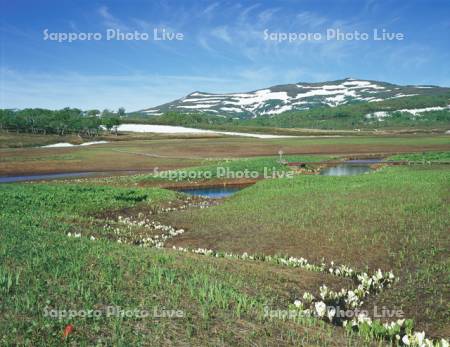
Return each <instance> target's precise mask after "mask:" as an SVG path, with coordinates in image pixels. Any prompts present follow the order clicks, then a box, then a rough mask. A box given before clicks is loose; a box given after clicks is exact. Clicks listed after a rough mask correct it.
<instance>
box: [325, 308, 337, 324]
mask: <svg viewBox="0 0 450 347" xmlns="http://www.w3.org/2000/svg"><path fill="white" fill-rule="evenodd" d="M335 315H336V309H335V308H334V307H328V310H327V317H328V319H329V320H330V322H331V321H332V320H333V317H334V316H335Z"/></svg>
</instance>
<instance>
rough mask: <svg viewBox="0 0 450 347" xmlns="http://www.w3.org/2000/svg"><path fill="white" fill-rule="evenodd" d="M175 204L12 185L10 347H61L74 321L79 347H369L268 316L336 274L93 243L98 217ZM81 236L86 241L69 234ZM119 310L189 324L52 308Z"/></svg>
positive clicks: (7, 189) (7, 281) (4, 331)
mask: <svg viewBox="0 0 450 347" xmlns="http://www.w3.org/2000/svg"><path fill="white" fill-rule="evenodd" d="M173 198H174V193H173V192H170V191H165V190H159V189H145V190H144V189H124V188H111V187H95V186H77V185H44V184H35V185H31V184H23V185H18V184H11V185H3V186H1V187H0V293H1V301H0V311H1V315H0V343H1V344H2V345H6V346H9V345H24V346H25V345H26V346H29V345H54V346H57V345H61V343H62V342H61V336H62V335H61V334H62V331H63V330H64V327H65V326H66V325H67V324H68V323H71V324H73V326H74V329H75V330H74V332H73V334H72V335H70V336H69V340H68V342H69V344H70V345H77V346H92V345H115V346H128V345H133V346H138V345H161V346H167V345H200V344H201V345H205V344H209V345H254V344H255V343H257V344H260V345H274V344H279V343H282V344H292V345H305V346H316V345H320V346H342V345H345V344H348V345H352V346H354V345H365V343H363V341H361V340H359V339H358V338H357V337H354V338H352V337H346V336H345V334H344V332H343V330H342V329H335V328H333V327H332V326H329V325H326V324H324V323H323V322H315V321H313V320H305V321H303V322H302V324H295V323H293V322H290V321H276V320H275V321H269V320H267V319H264V318H263V317H262V312H263V307H264V306H265V305H268V306H270V307H285V306H286V305H287V302H290V301H291V300H292V297H291V295H293V293H294V292H295V291H296V290H295V289H290V290H289V291H288V292H287V293H284V291H286V289H284V290H280V289H279V288H283V285H281V284H282V283H283V284H284V285H287V284H289V283H292V282H294V281H295V283H299V284H300V287H301V283H302V280H306V281H312V283H313V285H314V286H316V287H317V284H318V283H323V281H324V280H325V278H326V276H328V275H322V274H320V275H319V274H314V275H311V274H304V275H303V274H302V271H297V272H295V273H289V272H288V270H282V271H280V270H279V269H275V268H270V267H266V266H263V265H260V264H246V263H240V262H237V261H232V260H225V259H214V258H213V259H208V258H205V257H201V256H194V255H188V254H179V253H174V252H171V251H170V250H169V251H165V250H155V249H146V248H138V247H135V246H130V245H123V244H122V245H121V244H118V243H115V242H114V243H113V242H110V241H108V240H100V239H97V240H95V241H90V240H89V238H88V237H84V236H88V235H89V234H91V233H93V232H96V231H98V230H97V229H96V228H97V223H96V222H97V221H98V219H97V217H95V216H94V214H95V213H98V212H99V211H109V210H117V209H123V208H130V207H133V206H138V205H139V206H141V205H144V206H146V205H149V206H151V205H153V204H159V203H164V202H167V201H168V200H171V199H173ZM73 231H79V232H81V233H82V235H83V237H81V238H73V237H72V238H69V237H67V236H66V234H67V233H68V232H73ZM294 274H295V276H294ZM311 276H312V277H311ZM317 276H318V277H317ZM277 286H278V287H279V288H278V290H277ZM294 288H295V287H294ZM292 290H293V291H294V292H292ZM300 294H301V293H298V292H297V294H296V295H300ZM110 305H112V306H119V307H121V308H122V309H145V310H150V311H152V310H153V309H154V308H157V309H158V310H161V309H162V308H165V309H168V310H170V309H176V310H182V311H183V312H184V314H185V316H184V318H173V319H165V318H159V319H154V318H147V319H145V318H142V319H139V318H117V317H109V318H108V317H105V316H101V317H97V318H79V317H78V318H72V319H68V318H63V319H61V320H59V319H54V318H51V317H46V316H45V315H44V313H45V311H46V310H52V309H60V310H68V309H73V310H83V309H84V310H88V309H93V310H102V309H105V307H106V306H110Z"/></svg>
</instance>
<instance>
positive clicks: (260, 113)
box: [139, 78, 450, 119]
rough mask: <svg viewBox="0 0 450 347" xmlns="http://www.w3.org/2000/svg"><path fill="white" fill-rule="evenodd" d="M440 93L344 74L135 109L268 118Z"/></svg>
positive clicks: (426, 87) (144, 112) (148, 112)
mask: <svg viewBox="0 0 450 347" xmlns="http://www.w3.org/2000/svg"><path fill="white" fill-rule="evenodd" d="M443 94H450V88H444V87H438V86H432V85H417V86H412V85H411V86H410V85H408V86H401V85H396V84H391V83H386V82H378V81H369V80H361V79H353V78H346V79H343V80H337V81H329V82H321V83H296V84H285V85H278V86H273V87H269V88H265V89H259V90H255V91H252V92H247V93H229V94H212V93H205V92H198V91H197V92H193V93H191V94H189V95H187V96H185V97H183V98H181V99H178V100H175V101H172V102H169V103H166V104H163V105H160V106H157V107H152V108H146V109H143V110H141V111H139V113H140V114H141V115H147V116H159V115H162V114H164V113H167V112H176V113H184V114H188V113H201V114H208V115H215V116H219V117H225V118H235V119H255V118H260V117H262V118H268V117H270V118H272V117H276V116H278V115H280V114H284V113H292V112H296V111H307V110H314V109H318V108H320V109H324V108H335V107H338V106H343V105H353V104H364V103H369V104H370V103H375V104H377V103H378V102H381V101H387V100H395V99H400V98H408V97H412V96H436V95H443ZM408 99H410V98H408ZM427 106H428V107H439V108H434V109H431V111H436V110H440V109H445V108H446V107H447V105H442V103H441V104H440V105H436V106H435V105H431V106H430V105H427ZM400 110H401V109H400ZM392 111H396V110H392ZM403 111H404V110H403ZM422 111H423V112H426V111H427V110H419V109H415V111H414V112H413V114H414V116H417V115H418V114H420V112H422ZM391 113H392V112H384V113H371V114H368V115H367V118H371V117H372V118H374V119H380V118H386V117H388V116H389V115H390V114H391Z"/></svg>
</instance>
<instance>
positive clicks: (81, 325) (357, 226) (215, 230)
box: [0, 135, 450, 346]
mask: <svg viewBox="0 0 450 347" xmlns="http://www.w3.org/2000/svg"><path fill="white" fill-rule="evenodd" d="M16 140H17V139H16ZM20 141H22V140H20ZM52 141H53V139H52ZM54 142H63V141H60V140H58V141H54ZM279 150H282V151H283V152H284V154H283V156H284V157H285V159H287V160H289V161H315V160H323V159H330V158H334V157H341V156H345V157H353V156H380V155H381V156H390V158H391V159H393V160H414V161H421V160H422V159H425V161H428V160H433V161H435V160H437V161H448V159H447V158H448V153H449V152H448V151H449V150H450V140H449V137H448V136H428V135H427V136H422V135H417V136H406V135H404V136H397V137H386V136H376V137H375V136H374V137H364V136H358V137H355V136H353V137H328V138H286V139H264V140H262V139H250V138H234V137H217V138H162V137H153V136H152V135H145V137H144V136H143V137H139V136H138V137H136V138H133V139H128V140H123V141H114V142H111V143H108V144H104V145H95V146H92V147H73V148H45V149H44V148H2V149H0V175H5V174H9V175H13V174H24V173H27V174H32V173H51V172H79V171H115V172H120V170H124V171H127V170H130V171H133V170H137V171H148V170H152V169H153V168H155V167H158V168H160V169H180V168H189V170H203V171H208V170H214V169H215V168H216V167H217V166H219V165H220V166H226V167H229V168H230V169H231V170H242V169H246V168H247V169H250V170H252V169H254V170H257V171H261V168H263V167H266V166H270V167H275V168H276V169H279V168H280V165H279V163H277V159H278V157H277V153H278V151H279ZM430 151H435V152H430ZM436 151H437V152H436ZM236 159H238V160H236ZM215 179H217V178H216V177H214V179H213V180H215ZM81 181H82V183H81V182H80V183H76V181H72V183H70V182H69V183H68V184H67V182H64V184H59V183H56V184H54V183H51V184H36V183H26V184H8V185H0V292H1V294H2V295H1V301H0V311H1V313H2V314H1V315H0V336H1V339H0V344H3V345H14V344H16V345H59V344H60V343H61V333H62V331H63V329H64V327H65V326H66V324H67V323H72V324H73V325H74V327H75V330H74V333H73V334H72V335H71V337H70V338H69V340H68V341H69V344H72V345H96V344H99V345H130V344H131V345H161V346H162V345H164V346H167V345H199V344H201V345H205V343H207V344H209V345H214V346H216V345H225V346H226V345H249V346H250V345H301V346H345V345H347V346H368V345H383V342H377V341H367V340H363V339H362V338H361V337H360V336H356V335H352V336H349V335H347V334H346V333H345V332H344V330H343V329H341V328H339V327H334V326H332V325H328V324H325V323H323V322H321V321H315V320H311V319H305V320H303V321H301V322H292V321H280V320H268V319H267V318H264V317H263V315H262V312H263V309H264V307H266V306H269V307H271V308H281V309H283V308H285V307H286V306H287V305H288V304H289V303H292V302H293V300H294V299H296V298H298V297H300V296H301V295H302V293H303V292H304V291H311V292H313V293H314V294H317V290H318V288H319V286H320V285H322V284H326V285H327V286H329V287H331V288H336V289H339V288H342V287H347V286H349V285H350V283H349V282H348V281H347V280H343V279H339V278H336V277H334V276H330V275H327V274H321V273H312V272H308V271H304V270H300V269H289V268H287V269H286V268H280V267H277V266H275V265H267V264H264V263H246V262H241V261H238V260H230V259H215V258H208V257H203V256H198V255H193V254H185V253H177V252H174V251H172V250H170V249H164V250H157V249H148V248H140V247H136V246H134V245H128V244H119V243H117V242H116V241H117V235H116V233H115V232H114V230H112V231H111V230H109V229H107V230H105V228H104V225H105V224H107V223H109V222H110V221H109V220H107V219H110V218H116V219H117V218H118V216H119V215H130V216H136V215H138V214H139V213H141V214H143V215H144V216H147V217H148V218H152V219H153V218H154V219H156V220H158V221H161V222H164V223H167V224H170V225H174V226H176V227H178V228H184V229H185V230H186V232H185V233H184V234H183V235H181V236H178V237H176V238H174V239H172V240H171V241H169V242H168V244H167V245H168V246H169V247H170V246H172V245H177V246H192V247H204V248H212V249H215V250H220V251H233V252H238V253H242V252H249V253H263V254H289V255H292V256H298V257H305V258H307V259H309V260H311V261H314V262H320V261H321V260H322V259H325V260H327V261H335V262H337V263H339V264H346V265H349V266H352V267H353V268H355V269H360V270H369V271H373V270H375V269H377V268H381V269H383V270H393V271H394V273H395V274H396V275H397V276H398V277H399V278H400V281H399V282H398V283H396V284H395V285H394V287H393V288H391V289H388V290H385V291H383V292H382V293H381V294H380V295H377V296H376V297H375V296H374V297H369V298H368V300H367V302H366V303H365V306H364V307H365V308H367V309H369V311H370V309H371V308H373V306H374V305H377V306H379V307H380V306H386V307H387V308H389V309H394V308H400V309H402V310H403V311H404V312H405V315H406V317H408V318H413V319H414V320H415V321H416V324H417V326H418V328H419V330H425V331H426V332H427V335H431V336H433V337H447V338H448V337H449V336H450V331H449V326H450V325H449V324H450V316H449V309H448V302H449V292H448V268H449V266H450V264H449V258H448V249H449V247H450V245H449V242H450V240H449V234H448V225H450V220H449V215H450V213H449V212H450V211H449V204H448V202H449V201H450V191H449V189H448V182H449V181H450V170H449V167H448V165H444V164H441V165H417V166H410V167H385V168H381V169H380V170H378V171H377V172H375V173H370V174H364V175H360V176H353V177H323V176H309V175H298V176H295V177H294V178H293V179H269V180H263V181H260V182H258V183H256V184H255V185H253V186H251V187H248V188H246V189H244V190H242V191H241V192H239V193H237V194H236V195H234V196H232V197H230V198H227V199H225V200H224V201H223V202H221V203H220V204H218V205H217V206H213V207H210V208H207V209H199V208H189V209H186V210H183V211H174V212H169V213H158V214H156V215H154V211H155V209H157V208H158V207H161V206H174V205H177V204H178V203H180V199H184V198H183V197H182V196H180V195H177V194H176V193H174V192H173V191H169V190H163V189H157V188H153V187H146V185H147V184H149V185H151V181H152V179H151V178H150V177H149V176H148V175H139V176H129V177H124V178H120V179H119V178H113V179H83V180H81ZM130 184H131V185H133V186H134V185H138V186H139V187H127V186H129V185H130ZM122 185H123V186H124V187H121V186H122ZM69 232H70V233H72V234H74V233H81V234H82V237H80V238H73V237H70V238H69V237H67V233H69ZM129 232H130V234H129V237H130V238H133V237H137V235H141V234H142V233H143V232H145V231H144V230H134V229H133V230H131V231H129ZM90 236H94V237H95V240H94V241H91V240H90ZM108 305H115V306H120V307H122V308H141V309H150V310H152V309H153V308H155V307H156V308H157V309H162V308H166V309H181V310H183V311H184V312H185V314H186V316H185V317H184V318H180V319H165V318H158V319H134V318H106V317H99V318H78V319H75V320H69V319H62V320H57V319H53V318H49V317H44V315H43V312H44V310H45V308H46V307H50V308H56V309H58V308H59V309H78V310H79V309H104V308H105V307H106V306H108ZM205 341H206V342H205Z"/></svg>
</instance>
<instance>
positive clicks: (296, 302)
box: [294, 300, 303, 308]
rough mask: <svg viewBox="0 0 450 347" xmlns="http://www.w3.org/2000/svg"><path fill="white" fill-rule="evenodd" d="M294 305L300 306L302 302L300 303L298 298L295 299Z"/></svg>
mask: <svg viewBox="0 0 450 347" xmlns="http://www.w3.org/2000/svg"><path fill="white" fill-rule="evenodd" d="M294 306H295V307H299V308H301V307H302V306H303V304H302V302H301V301H300V300H295V301H294Z"/></svg>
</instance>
